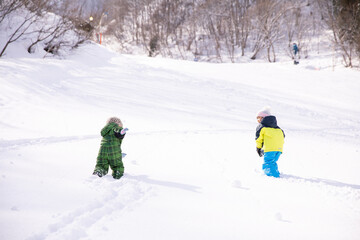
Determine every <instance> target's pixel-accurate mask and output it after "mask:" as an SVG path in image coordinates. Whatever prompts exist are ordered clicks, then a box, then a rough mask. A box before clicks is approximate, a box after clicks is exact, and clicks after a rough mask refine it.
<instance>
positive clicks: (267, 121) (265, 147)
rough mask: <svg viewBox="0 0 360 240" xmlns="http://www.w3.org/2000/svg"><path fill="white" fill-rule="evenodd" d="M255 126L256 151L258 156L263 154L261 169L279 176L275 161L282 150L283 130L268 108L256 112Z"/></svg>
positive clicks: (271, 174)
mask: <svg viewBox="0 0 360 240" xmlns="http://www.w3.org/2000/svg"><path fill="white" fill-rule="evenodd" d="M256 118H257V121H258V123H259V125H258V127H257V128H256V137H255V140H256V151H257V153H258V154H259V156H260V157H262V156H264V163H263V167H262V168H263V170H264V173H265V174H266V175H267V176H272V177H280V173H279V170H278V165H277V161H278V160H279V157H280V155H281V154H282V151H283V145H284V138H285V134H284V131H283V130H282V129H281V128H280V127H279V126H278V125H277V120H276V117H275V116H272V115H271V113H270V109H269V108H264V109H263V110H261V111H260V112H258V114H257V116H256Z"/></svg>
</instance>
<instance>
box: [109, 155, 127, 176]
mask: <svg viewBox="0 0 360 240" xmlns="http://www.w3.org/2000/svg"><path fill="white" fill-rule="evenodd" d="M110 167H111V169H112V171H113V172H112V176H113V178H115V179H119V178H121V177H122V176H123V175H124V170H125V168H124V164H123V162H122V160H121V159H120V160H117V161H116V162H115V163H114V164H110Z"/></svg>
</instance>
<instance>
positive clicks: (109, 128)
mask: <svg viewBox="0 0 360 240" xmlns="http://www.w3.org/2000/svg"><path fill="white" fill-rule="evenodd" d="M121 130H122V128H121V127H119V125H117V124H116V123H109V124H107V125H106V126H105V127H104V128H103V129H102V130H101V136H102V137H103V138H102V140H101V146H100V150H99V154H98V157H97V161H96V166H95V170H94V174H95V173H96V174H97V175H98V176H99V177H101V176H104V175H106V174H107V173H108V170H109V165H110V168H111V169H112V171H113V173H112V176H113V177H114V178H115V179H119V178H121V177H122V175H123V174H124V164H123V162H122V155H121V142H122V140H123V138H124V136H125V135H121V134H120V131H121Z"/></svg>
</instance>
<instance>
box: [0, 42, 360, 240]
mask: <svg viewBox="0 0 360 240" xmlns="http://www.w3.org/2000/svg"><path fill="white" fill-rule="evenodd" d="M359 80H360V72H359V71H357V70H352V69H345V68H342V67H336V68H335V69H333V68H332V66H331V59H327V58H323V59H322V58H318V59H311V58H309V59H306V60H302V61H300V64H299V65H297V66H295V65H293V64H292V62H291V61H288V62H280V63H273V64H269V63H263V62H261V61H255V62H251V63H241V64H213V63H204V62H191V61H180V60H174V59H172V60H171V59H163V58H148V57H143V56H131V55H119V54H116V53H114V52H111V51H110V50H107V49H106V48H104V47H102V46H99V45H95V44H86V45H83V46H82V47H80V48H79V49H78V50H77V51H76V52H75V53H73V54H71V55H69V56H68V57H67V58H65V59H62V60H60V59H55V58H37V57H29V56H27V55H22V54H21V53H20V50H17V49H16V45H13V46H12V47H11V48H10V49H9V52H8V54H7V56H6V57H5V58H2V59H0V86H1V87H0V109H1V110H0V114H1V116H0V126H1V127H0V131H1V132H0V136H1V137H0V191H1V192H0V193H1V196H2V197H1V198H0V213H1V214H0V229H1V230H0V239H8V240H12V239H28V240H40V239H46V240H50V239H67V240H71V239H127V240H134V239H135V240H136V239H156V240H159V239H164V240H165V239H166V240H168V239H172V240H176V239H206V240H211V239H226V240H228V239H257V240H258V239H277V240H281V239H293V240H296V239H301V240H303V239H327V240H331V239H334V240H337V239H358V238H359V236H360V176H359V169H360V161H359V159H360V158H359V151H360V147H359V140H358V139H359V136H360V120H359V119H360V118H359V117H360V107H359V104H358V103H359V102H360V96H359V92H360V82H359ZM264 106H271V108H272V112H273V113H274V114H275V115H276V116H277V119H278V123H279V126H281V127H282V129H283V130H284V131H285V134H286V139H285V146H284V153H283V154H282V156H281V157H280V160H279V170H280V172H281V178H280V179H275V178H271V177H267V176H264V175H263V173H262V171H261V164H262V161H261V159H260V158H259V157H258V156H257V154H256V151H255V141H254V137H255V128H256V126H257V123H256V118H255V114H256V113H257V112H258V111H259V110H260V109H261V108H263V107H264ZM111 116H118V117H120V118H121V119H122V121H123V123H124V126H125V127H128V128H129V132H128V133H127V136H126V137H125V139H124V142H123V145H122V150H123V152H124V153H126V154H127V155H126V157H125V158H124V159H123V161H124V165H125V175H124V177H123V178H121V179H120V180H114V179H113V178H112V177H111V175H110V174H109V175H107V176H105V177H103V178H98V177H95V176H93V175H91V173H92V171H93V168H94V166H95V161H96V156H97V152H98V149H99V146H100V141H101V137H100V134H99V132H100V130H101V128H102V127H103V126H104V125H105V122H106V120H107V119H108V118H109V117H111Z"/></svg>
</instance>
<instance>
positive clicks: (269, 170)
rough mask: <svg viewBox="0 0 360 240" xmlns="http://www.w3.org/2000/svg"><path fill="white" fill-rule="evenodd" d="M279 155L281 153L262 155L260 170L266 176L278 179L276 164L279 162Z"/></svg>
mask: <svg viewBox="0 0 360 240" xmlns="http://www.w3.org/2000/svg"><path fill="white" fill-rule="evenodd" d="M280 155H281V152H266V153H265V154H264V164H263V166H262V169H263V170H264V173H265V174H266V175H267V176H271V177H276V178H278V177H280V173H279V170H278V165H277V163H276V162H277V161H278V160H279V157H280Z"/></svg>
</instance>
